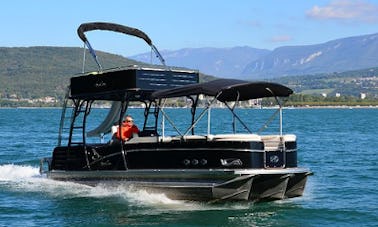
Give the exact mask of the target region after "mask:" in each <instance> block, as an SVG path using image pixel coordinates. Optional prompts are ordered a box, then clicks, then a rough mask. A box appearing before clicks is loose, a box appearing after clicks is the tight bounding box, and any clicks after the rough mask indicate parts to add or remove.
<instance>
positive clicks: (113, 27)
mask: <svg viewBox="0 0 378 227" xmlns="http://www.w3.org/2000/svg"><path fill="white" fill-rule="evenodd" d="M93 30H107V31H114V32H120V33H124V34H127V35H133V36H136V37H139V38H141V39H144V41H146V43H148V45H152V41H151V39H150V38H149V37H148V36H147V34H146V33H144V32H142V31H141V30H139V29H136V28H132V27H127V26H124V25H119V24H114V23H106V22H93V23H84V24H81V25H80V26H79V28H78V29H77V34H78V35H79V37H80V39H81V40H83V42H87V37H86V36H85V34H84V33H85V32H87V31H93Z"/></svg>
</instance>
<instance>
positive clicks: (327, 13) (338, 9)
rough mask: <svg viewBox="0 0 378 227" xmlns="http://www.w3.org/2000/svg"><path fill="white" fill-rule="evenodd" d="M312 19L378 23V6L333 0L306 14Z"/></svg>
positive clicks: (352, 0)
mask: <svg viewBox="0 0 378 227" xmlns="http://www.w3.org/2000/svg"><path fill="white" fill-rule="evenodd" d="M306 15H307V16H308V17H310V18H313V19H320V20H340V21H348V22H367V23H378V6H377V5H374V4H372V3H369V2H366V1H363V0H358V1H355V0H334V1H331V2H330V3H329V4H328V5H325V6H317V5H315V6H314V7H312V8H311V9H310V10H308V11H307V12H306Z"/></svg>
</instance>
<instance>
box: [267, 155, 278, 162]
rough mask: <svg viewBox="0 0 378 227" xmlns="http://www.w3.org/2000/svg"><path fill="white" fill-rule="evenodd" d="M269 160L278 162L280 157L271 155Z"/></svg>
mask: <svg viewBox="0 0 378 227" xmlns="http://www.w3.org/2000/svg"><path fill="white" fill-rule="evenodd" d="M269 161H270V162H271V163H278V162H279V161H280V158H279V157H278V156H277V155H272V156H270V157H269Z"/></svg>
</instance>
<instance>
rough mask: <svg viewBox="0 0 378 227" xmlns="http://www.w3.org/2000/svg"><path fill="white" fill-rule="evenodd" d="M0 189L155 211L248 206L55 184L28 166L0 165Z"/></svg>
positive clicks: (110, 187) (119, 188)
mask: <svg viewBox="0 0 378 227" xmlns="http://www.w3.org/2000/svg"><path fill="white" fill-rule="evenodd" d="M0 186H1V187H2V188H4V187H5V188H6V189H7V190H11V191H19V192H20V191H22V192H35V193H43V194H46V195H47V196H50V197H54V198H79V197H83V198H84V197H86V198H87V197H93V198H112V197H113V198H120V199H121V200H123V201H125V204H128V205H132V206H142V207H143V206H147V207H153V208H157V209H158V210H159V211H167V210H180V211H182V210H222V209H230V208H232V209H246V208H248V207H250V204H246V203H232V204H226V205H224V204H222V205H208V204H206V203H200V202H191V201H182V200H173V199H170V198H168V197H167V196H166V195H165V194H163V193H150V192H148V191H146V190H141V189H135V188H133V187H132V186H130V185H126V184H119V185H116V186H115V185H107V184H99V185H97V186H95V187H92V186H88V185H83V184H78V183H74V182H64V181H55V180H51V179H48V178H46V176H43V175H40V174H39V169H38V168H36V167H32V166H22V165H13V164H8V165H0Z"/></svg>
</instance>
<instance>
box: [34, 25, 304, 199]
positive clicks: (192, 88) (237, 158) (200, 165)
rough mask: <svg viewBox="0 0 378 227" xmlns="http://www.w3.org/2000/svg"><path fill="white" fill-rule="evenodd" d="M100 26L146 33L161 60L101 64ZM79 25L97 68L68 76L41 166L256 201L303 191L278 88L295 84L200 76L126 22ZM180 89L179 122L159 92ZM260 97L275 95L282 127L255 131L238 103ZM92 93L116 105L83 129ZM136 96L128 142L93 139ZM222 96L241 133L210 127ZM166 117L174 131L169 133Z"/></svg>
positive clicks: (56, 173) (155, 188) (175, 93)
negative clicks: (90, 36) (172, 64)
mask: <svg viewBox="0 0 378 227" xmlns="http://www.w3.org/2000/svg"><path fill="white" fill-rule="evenodd" d="M98 29H99V30H110V31H116V32H122V33H125V34H129V35H134V36H137V37H139V38H142V39H144V40H145V41H146V42H147V43H148V44H149V45H150V46H151V48H152V50H153V51H155V52H156V54H157V56H158V58H159V59H160V60H161V62H162V64H163V67H157V66H156V67H155V66H154V67H141V66H128V67H120V68H116V69H110V70H104V69H102V66H101V64H100V63H99V61H98V59H97V57H96V54H95V52H94V51H93V49H92V47H91V46H90V44H89V42H88V40H87V38H86V36H85V35H84V32H86V31H91V30H98ZM78 34H79V36H80V38H81V39H82V40H83V41H84V42H85V43H86V46H87V47H88V48H89V50H90V52H91V54H92V55H93V56H94V58H95V60H96V62H97V65H98V67H99V70H98V71H96V72H92V73H83V74H81V75H79V76H75V77H72V78H71V81H70V86H69V89H68V92H67V95H66V100H65V103H64V108H63V111H62V117H61V123H60V131H59V140H58V146H57V147H55V149H54V151H53V154H52V157H51V158H44V159H42V160H41V167H40V169H41V173H43V174H46V175H47V177H49V178H52V179H55V180H63V181H75V182H79V183H84V184H89V185H96V184H99V183H107V184H118V185H126V186H128V185H130V186H132V187H134V188H143V189H146V190H148V191H152V192H161V193H164V194H166V195H167V196H168V197H169V198H173V199H184V200H200V201H211V202H214V201H223V200H252V201H260V200H275V199H284V198H291V197H297V196H301V195H302V194H303V191H304V188H305V184H306V180H307V176H308V175H309V174H311V172H310V171H309V170H308V169H306V168H300V167H298V166H297V142H296V136H295V135H290V134H289V135H287V134H283V132H282V102H281V99H280V97H288V96H289V95H290V94H292V90H291V89H289V88H287V87H285V86H283V85H280V84H276V83H268V82H247V81H241V80H229V79H219V80H215V81H210V82H206V83H198V82H199V81H198V80H199V75H198V72H197V71H191V70H178V69H175V70H173V69H170V68H168V67H166V66H165V63H164V60H163V58H162V56H161V55H160V54H159V52H158V51H157V49H156V48H155V46H154V45H153V44H152V42H151V40H150V39H149V38H148V36H147V35H146V34H144V33H143V32H142V31H140V30H137V29H133V28H130V27H125V26H122V25H117V24H109V23H88V24H82V25H81V26H80V27H79V29H78ZM179 97H186V100H189V101H190V107H189V108H190V109H191V111H190V113H191V118H190V120H189V122H188V125H189V126H188V127H187V128H186V130H184V131H182V130H179V129H178V128H177V127H175V122H173V120H172V119H171V117H170V116H169V114H168V113H167V110H166V109H165V103H166V102H165V100H167V99H168V100H169V99H174V98H179ZM265 97H274V98H275V100H277V103H278V111H276V113H279V120H280V121H279V132H278V133H277V134H275V135H259V134H256V133H253V132H252V131H251V130H250V129H249V127H248V125H247V124H245V123H244V122H243V121H242V119H241V118H240V117H239V116H238V114H237V113H236V111H235V109H236V108H235V107H236V106H237V104H238V103H239V102H241V101H246V100H252V99H260V98H265ZM203 99H205V100H206V101H203ZM97 101H101V102H111V103H112V105H111V108H110V110H109V113H108V114H107V116H106V117H105V119H104V121H103V122H102V123H101V124H99V126H98V127H97V128H92V129H91V130H88V129H87V128H89V127H88V124H89V123H90V121H89V120H88V118H89V117H90V115H91V113H92V110H93V109H94V105H95V102H97ZM138 102H140V103H143V106H144V108H145V111H144V125H143V128H141V132H140V133H139V135H138V136H134V137H133V138H131V139H130V140H128V141H126V142H120V141H115V140H110V141H108V140H106V141H104V139H102V141H101V140H99V142H90V139H89V138H90V137H91V136H99V137H101V138H104V135H105V134H107V133H109V132H110V128H111V127H112V126H113V124H114V122H116V124H118V125H121V124H122V119H123V118H124V116H125V114H126V113H127V111H128V109H129V108H128V107H129V106H130V103H133V104H135V103H138ZM219 104H223V105H224V106H225V107H226V108H228V109H229V110H230V113H231V115H232V116H233V117H232V119H233V122H232V124H233V126H235V125H236V124H235V122H240V123H241V125H242V128H243V129H244V130H245V131H246V133H243V134H241V133H236V130H235V127H233V130H232V132H230V133H229V134H212V133H211V115H210V113H211V108H212V107H213V106H214V105H219ZM69 109H72V111H68V110H69ZM276 115H278V114H276ZM205 116H207V118H208V119H207V120H208V123H207V127H208V129H207V132H206V133H203V134H197V133H196V126H197V125H198V122H199V121H200V120H201V119H203V118H204V117H205ZM166 124H170V125H172V126H173V128H174V129H175V130H176V133H175V134H169V135H167V133H168V132H167V131H165V128H166ZM169 133H172V132H169ZM65 135H67V137H66V138H65V137H64V136H65ZM46 163H47V164H46Z"/></svg>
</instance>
